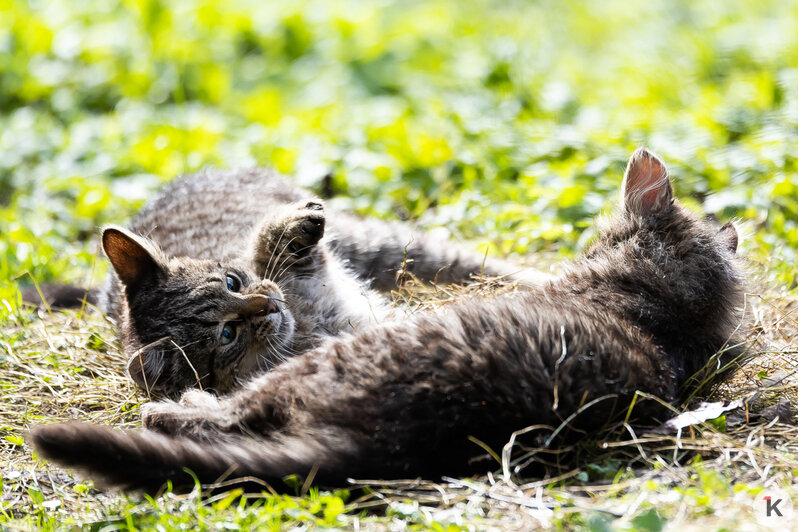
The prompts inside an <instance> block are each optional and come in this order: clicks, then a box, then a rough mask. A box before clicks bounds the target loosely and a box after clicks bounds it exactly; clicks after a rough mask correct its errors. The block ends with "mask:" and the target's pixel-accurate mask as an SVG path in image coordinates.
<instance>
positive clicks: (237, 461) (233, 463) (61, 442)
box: [27, 423, 321, 492]
mask: <svg viewBox="0 0 798 532" xmlns="http://www.w3.org/2000/svg"><path fill="white" fill-rule="evenodd" d="M27 439H28V442H29V443H30V444H32V445H33V447H34V448H35V449H36V450H37V451H38V452H39V454H40V455H42V456H43V457H45V458H47V459H50V460H53V461H54V462H57V463H59V464H61V465H63V466H66V467H72V468H75V469H78V470H81V471H84V472H86V473H88V474H89V476H90V477H91V478H93V479H95V480H97V481H99V483H100V484H101V485H103V486H108V487H111V486H113V487H118V488H122V489H143V490H146V491H150V492H153V491H155V490H157V489H159V488H160V487H161V486H163V485H164V484H165V483H166V481H171V482H172V483H173V485H174V486H175V487H181V486H193V484H194V482H195V480H194V479H195V478H196V479H198V480H199V481H200V482H201V483H203V484H208V483H214V482H216V481H219V480H222V479H227V478H230V479H235V478H243V477H255V478H258V479H260V480H263V481H265V482H268V483H275V484H277V485H276V486H275V487H276V488H277V489H280V488H281V484H282V482H281V479H282V478H283V477H285V476H287V475H290V474H292V473H299V474H303V473H304V474H308V473H309V472H310V470H311V469H313V466H314V463H313V456H314V455H315V456H317V457H318V454H316V453H318V452H319V451H321V449H314V448H312V447H313V443H309V442H307V441H296V442H291V443H292V445H286V444H287V443H288V442H281V443H280V444H275V443H272V444H269V443H267V442H260V441H254V440H247V439H243V438H242V439H239V440H226V441H224V442H213V443H200V442H196V441H192V440H189V439H186V438H173V437H170V436H164V435H162V434H158V433H155V432H152V431H149V430H140V431H122V430H116V429H111V428H108V427H103V426H100V425H91V424H88V423H61V424H54V425H43V426H39V427H36V428H34V429H33V430H32V431H31V432H29V433H28V438H27Z"/></svg>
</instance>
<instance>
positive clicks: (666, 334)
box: [583, 148, 743, 377]
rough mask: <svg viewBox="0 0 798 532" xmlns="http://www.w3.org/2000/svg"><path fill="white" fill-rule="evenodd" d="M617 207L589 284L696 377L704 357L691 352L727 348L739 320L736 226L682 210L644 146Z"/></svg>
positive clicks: (605, 226)
mask: <svg viewBox="0 0 798 532" xmlns="http://www.w3.org/2000/svg"><path fill="white" fill-rule="evenodd" d="M618 211H619V212H616V213H615V215H614V216H613V217H611V218H609V219H607V220H604V221H603V222H602V223H600V227H599V236H598V238H597V239H596V241H595V242H594V243H593V244H592V245H591V246H590V247H589V248H588V250H587V251H586V258H587V259H588V261H586V262H585V263H584V264H585V266H586V268H587V270H588V275H587V276H586V278H587V279H588V281H587V283H588V287H587V289H588V290H589V291H590V293H591V294H594V295H595V297H596V298H597V299H601V300H602V304H604V305H607V306H608V307H610V308H612V309H613V310H615V311H617V312H619V313H620V314H621V315H623V316H626V317H627V318H628V319H629V320H630V321H632V322H634V323H636V324H637V325H639V326H640V327H641V329H643V330H645V331H646V332H648V333H650V334H652V335H653V336H654V340H655V342H657V343H658V344H659V345H661V346H662V347H664V348H665V350H666V351H669V352H680V353H683V354H684V355H685V356H684V357H683V358H684V360H679V361H677V372H683V373H686V374H689V373H690V372H691V371H695V370H697V369H698V367H700V366H701V365H703V362H705V361H699V360H692V359H691V356H690V354H689V352H691V351H693V350H694V352H706V351H707V350H709V351H712V350H717V349H720V348H722V347H723V345H724V344H725V343H726V342H727V341H728V340H729V339H730V336H731V335H732V333H733V332H734V330H735V328H736V327H738V326H739V324H740V317H741V316H740V306H741V304H742V294H743V283H742V276H741V274H740V269H739V268H738V264H737V259H736V257H735V254H736V251H737V243H738V236H737V231H736V229H735V228H734V225H732V224H731V223H727V224H726V225H723V226H721V227H718V226H716V225H715V224H714V223H712V222H710V221H708V220H706V219H704V218H703V217H700V216H698V215H696V214H695V213H693V212H691V211H690V210H688V209H686V208H685V207H683V206H682V205H681V204H680V203H679V201H678V200H677V199H676V198H675V197H674V195H673V187H672V186H671V182H670V179H669V177H668V172H667V169H666V167H665V164H664V163H663V162H662V160H660V159H659V158H658V157H657V156H656V155H654V154H653V153H651V152H650V151H648V150H646V149H644V148H640V149H638V150H637V151H635V152H634V154H632V156H631V158H630V159H629V163H628V165H627V168H626V172H625V174H624V178H623V185H622V187H621V206H620V209H619V210H618ZM583 288H584V285H583ZM681 366H684V367H681ZM693 366H697V367H693ZM680 376H682V377H683V376H685V375H680Z"/></svg>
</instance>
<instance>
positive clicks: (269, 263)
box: [261, 225, 290, 278]
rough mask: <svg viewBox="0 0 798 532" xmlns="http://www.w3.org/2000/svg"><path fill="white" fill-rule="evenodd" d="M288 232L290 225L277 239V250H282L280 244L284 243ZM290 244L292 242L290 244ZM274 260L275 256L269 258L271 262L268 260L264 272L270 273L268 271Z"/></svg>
mask: <svg viewBox="0 0 798 532" xmlns="http://www.w3.org/2000/svg"><path fill="white" fill-rule="evenodd" d="M287 230H288V225H286V226H285V227H283V231H282V233H280V237H279V238H278V239H277V244H276V245H275V248H277V249H279V248H280V242H282V241H283V236H285V232H286V231H287ZM289 243H290V242H289ZM261 245H262V244H261ZM277 256H278V257H279V255H277ZM273 260H275V255H271V256H270V257H269V260H268V262H267V263H266V267H265V268H264V269H263V270H264V272H268V271H269V267H270V266H271V265H272V261H273ZM264 277H267V278H268V277H270V275H264Z"/></svg>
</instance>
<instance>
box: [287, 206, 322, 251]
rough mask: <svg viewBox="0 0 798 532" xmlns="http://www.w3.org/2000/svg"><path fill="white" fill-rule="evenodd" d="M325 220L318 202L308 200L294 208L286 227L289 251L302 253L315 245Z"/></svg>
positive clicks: (319, 237)
mask: <svg viewBox="0 0 798 532" xmlns="http://www.w3.org/2000/svg"><path fill="white" fill-rule="evenodd" d="M326 221H327V219H326V216H325V214H324V205H323V204H321V203H320V202H317V201H309V202H307V203H305V204H303V205H302V206H301V207H300V208H298V209H296V210H295V211H294V213H293V214H292V216H291V219H290V220H289V221H288V225H287V227H286V235H285V236H286V238H288V242H289V243H288V249H289V251H291V252H292V253H302V252H306V251H308V250H309V249H310V248H312V247H313V246H314V245H316V244H317V243H318V242H319V240H321V237H323V236H324V226H325V225H326Z"/></svg>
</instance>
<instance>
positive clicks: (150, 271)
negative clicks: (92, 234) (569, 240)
mask: <svg viewBox="0 0 798 532" xmlns="http://www.w3.org/2000/svg"><path fill="white" fill-rule="evenodd" d="M102 244H103V251H105V254H106V256H107V257H108V260H110V261H111V265H112V266H113V267H114V271H115V272H116V275H117V276H118V277H119V279H120V280H121V281H122V283H124V285H125V286H127V287H128V288H136V287H138V286H139V285H140V284H141V283H142V281H144V280H145V279H147V278H149V277H151V276H153V275H155V274H156V273H158V272H159V271H161V270H162V265H161V263H160V261H159V259H158V252H157V251H156V250H155V249H154V247H153V246H152V245H151V244H149V243H148V242H147V240H146V239H144V238H142V237H139V236H136V235H134V234H133V233H131V232H129V231H127V230H125V229H122V228H121V227H114V226H111V227H106V228H105V229H103V234H102Z"/></svg>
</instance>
